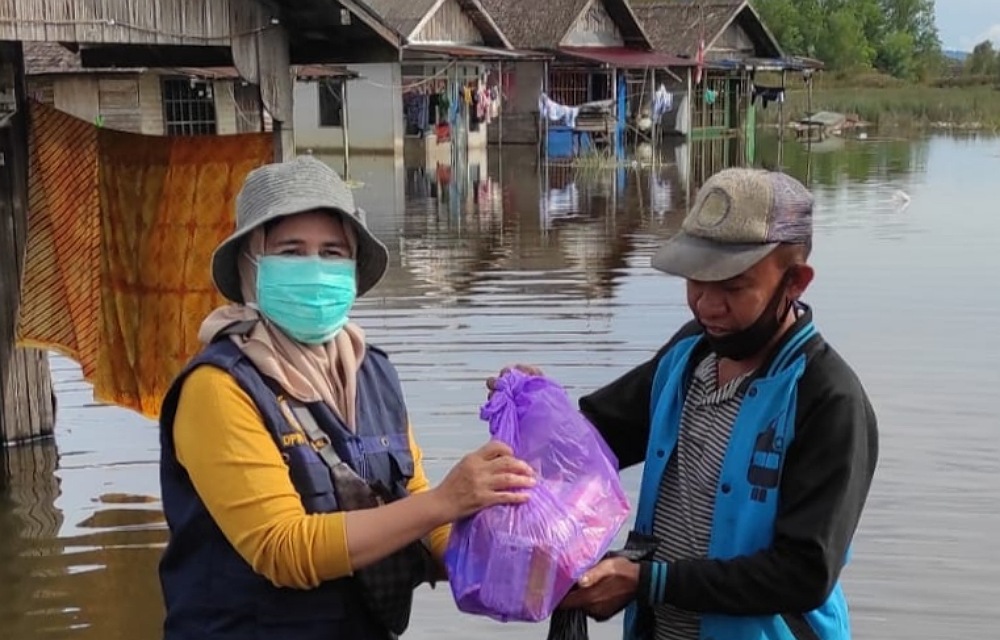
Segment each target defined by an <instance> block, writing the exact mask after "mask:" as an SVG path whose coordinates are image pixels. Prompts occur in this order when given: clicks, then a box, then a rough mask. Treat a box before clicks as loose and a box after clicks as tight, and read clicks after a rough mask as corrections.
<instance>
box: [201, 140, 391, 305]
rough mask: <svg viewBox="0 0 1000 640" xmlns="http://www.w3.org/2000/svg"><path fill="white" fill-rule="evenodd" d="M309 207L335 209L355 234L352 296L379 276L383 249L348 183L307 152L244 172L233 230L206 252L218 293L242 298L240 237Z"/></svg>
mask: <svg viewBox="0 0 1000 640" xmlns="http://www.w3.org/2000/svg"><path fill="white" fill-rule="evenodd" d="M314 209H330V210H333V211H336V212H338V213H340V214H341V219H342V220H343V221H344V223H345V224H350V225H351V227H352V228H353V229H354V232H355V235H356V236H357V238H358V247H357V274H358V276H357V277H358V297H359V298H360V297H361V296H363V295H364V294H365V293H367V292H368V291H369V290H370V289H371V288H372V287H374V286H375V285H376V284H378V282H379V281H380V280H381V279H382V276H384V275H385V271H386V267H387V266H388V264H389V251H388V250H387V249H386V248H385V245H384V244H382V243H381V242H380V241H379V240H378V238H376V237H375V236H374V235H373V234H372V232H371V231H369V230H368V226H367V225H366V223H365V212H364V211H362V210H361V209H359V208H357V207H356V206H355V205H354V196H353V195H352V194H351V190H350V188H348V186H347V184H346V183H344V181H343V180H342V179H341V178H340V176H339V175H338V174H337V172H336V171H334V170H333V169H331V168H330V167H329V166H328V165H326V164H324V163H323V162H320V161H319V160H317V159H315V158H313V157H312V156H298V157H296V158H295V159H294V160H291V161H289V162H278V163H274V164H267V165H264V166H262V167H258V168H257V169H254V170H253V171H251V172H250V173H249V174H247V177H246V181H245V182H244V183H243V188H242V189H240V192H239V194H238V195H237V196H236V230H235V231H234V232H233V234H232V235H231V236H229V237H228V238H226V239H225V240H223V241H222V243H221V244H220V245H219V246H218V247H217V248H216V249H215V252H214V253H213V254H212V280H214V281H215V286H216V287H217V288H218V289H219V291H220V292H221V293H222V295H224V296H226V297H227V298H228V299H230V300H232V301H233V302H238V303H242V302H244V300H243V293H242V292H241V290H240V273H239V267H238V263H237V259H238V258H239V252H240V250H241V249H242V247H243V241H244V238H246V236H247V235H248V234H249V233H250V232H251V231H253V230H254V229H256V228H257V227H259V226H261V225H263V224H266V223H268V222H270V221H272V220H276V219H278V218H283V217H285V216H290V215H294V214H296V213H303V212H305V211H311V210H314Z"/></svg>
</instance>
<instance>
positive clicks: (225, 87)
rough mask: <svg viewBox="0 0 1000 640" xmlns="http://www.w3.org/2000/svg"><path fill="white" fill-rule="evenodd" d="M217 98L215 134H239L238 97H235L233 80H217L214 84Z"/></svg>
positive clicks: (214, 95)
mask: <svg viewBox="0 0 1000 640" xmlns="http://www.w3.org/2000/svg"><path fill="white" fill-rule="evenodd" d="M212 96H213V97H214V98H215V132H216V133H218V134H219V135H226V134H230V133H238V132H239V124H238V123H237V118H236V97H235V96H234V95H233V81H232V80H216V81H215V82H213V83H212Z"/></svg>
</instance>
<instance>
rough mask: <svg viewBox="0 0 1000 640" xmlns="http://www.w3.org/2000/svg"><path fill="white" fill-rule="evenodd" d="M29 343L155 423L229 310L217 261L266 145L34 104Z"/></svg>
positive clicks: (23, 327)
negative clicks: (203, 334)
mask: <svg viewBox="0 0 1000 640" xmlns="http://www.w3.org/2000/svg"><path fill="white" fill-rule="evenodd" d="M30 117H31V123H32V126H31V130H30V134H29V145H28V162H29V180H28V199H29V206H28V211H29V213H28V237H27V249H26V256H25V265H24V283H23V289H22V299H21V310H20V316H19V318H18V341H19V344H20V345H21V346H30V347H36V348H40V349H53V350H56V351H59V352H60V353H63V354H65V355H67V356H68V357H70V358H73V359H74V360H76V361H77V362H78V363H79V365H80V367H81V369H82V370H83V376H84V379H86V380H87V381H88V382H90V383H91V384H93V386H94V398H95V399H96V400H97V401H99V402H106V403H111V404H116V405H119V406H123V407H127V408H130V409H133V410H136V411H138V412H140V413H142V414H143V415H145V416H147V417H151V418H152V417H155V416H156V414H157V413H158V411H159V409H160V402H161V400H162V398H163V394H164V393H165V392H166V388H167V386H168V385H169V384H170V381H171V380H172V379H173V378H174V376H175V375H176V374H177V373H178V372H179V371H180V370H181V368H182V367H183V366H184V364H185V363H186V362H187V361H188V359H190V358H191V357H192V356H193V355H194V354H195V352H197V350H198V349H199V348H200V344H199V342H198V326H199V323H200V322H201V319H202V318H204V317H205V316H206V315H207V314H208V313H209V312H210V311H211V310H212V309H214V308H215V307H216V306H218V305H219V304H222V303H223V302H224V301H223V299H222V297H221V296H220V295H219V294H218V293H217V292H216V290H215V287H214V286H213V285H212V280H211V278H210V277H209V262H210V260H209V258H210V256H211V254H212V250H213V249H214V248H215V246H216V245H218V243H219V242H220V241H221V240H222V239H223V238H225V237H226V236H228V235H229V234H230V233H231V232H232V229H233V214H232V212H233V200H234V199H235V196H236V193H237V192H238V190H239V188H240V186H241V185H242V184H243V180H244V178H245V177H246V174H247V173H249V172H250V170H252V169H254V168H256V167H259V166H261V165H263V164H266V163H268V162H271V158H272V155H273V153H272V149H273V144H274V143H273V139H272V137H271V135H270V134H268V133H251V134H241V135H225V136H191V137H165V136H145V135H138V134H133V133H124V132H121V131H113V130H110V129H107V128H98V127H96V126H94V125H92V124H91V123H89V122H86V121H83V120H79V119H77V118H74V117H73V116H71V115H69V114H66V113H63V112H61V111H57V110H56V109H53V108H52V107H48V106H45V105H42V104H39V103H32V104H31V106H30Z"/></svg>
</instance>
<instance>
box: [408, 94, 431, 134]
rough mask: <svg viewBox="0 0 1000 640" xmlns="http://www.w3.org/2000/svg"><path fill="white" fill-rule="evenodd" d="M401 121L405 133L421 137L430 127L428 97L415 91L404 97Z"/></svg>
mask: <svg viewBox="0 0 1000 640" xmlns="http://www.w3.org/2000/svg"><path fill="white" fill-rule="evenodd" d="M403 119H404V121H405V122H406V128H407V133H410V134H417V135H423V134H424V133H425V132H426V131H427V128H428V127H429V126H430V95H428V94H426V93H422V92H417V91H414V92H411V93H407V94H406V95H404V96H403Z"/></svg>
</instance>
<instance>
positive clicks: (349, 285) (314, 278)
mask: <svg viewBox="0 0 1000 640" xmlns="http://www.w3.org/2000/svg"><path fill="white" fill-rule="evenodd" d="M356 295H357V275H356V270H355V263H354V260H350V259H348V258H321V257H319V256H277V255H275V256H262V257H261V258H260V260H259V261H258V263H257V307H258V309H259V310H260V312H261V313H262V314H263V315H264V317H265V318H267V319H268V320H270V321H271V322H273V323H274V324H276V325H278V327H280V328H281V330H282V331H284V332H285V333H286V334H288V336H289V337H291V338H292V339H294V340H297V341H299V342H302V343H305V344H323V343H325V342H329V341H330V340H331V339H332V338H333V337H334V336H335V335H337V332H338V331H340V330H341V329H343V328H344V325H345V324H347V320H348V318H347V314H348V313H349V312H350V310H351V307H352V306H353V305H354V299H355V297H356Z"/></svg>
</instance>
